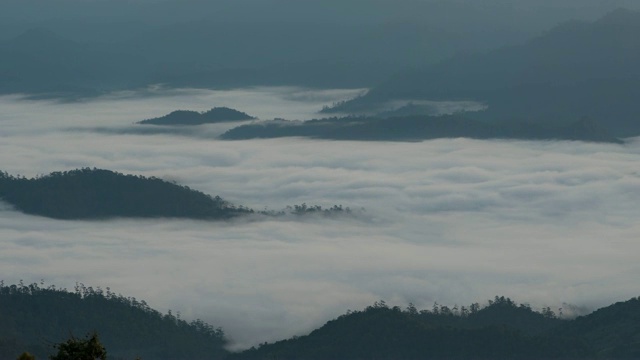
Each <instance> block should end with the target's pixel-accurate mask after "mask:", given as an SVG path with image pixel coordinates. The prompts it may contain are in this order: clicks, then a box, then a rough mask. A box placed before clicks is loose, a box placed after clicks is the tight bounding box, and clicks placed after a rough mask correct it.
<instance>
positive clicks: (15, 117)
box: [0, 89, 640, 347]
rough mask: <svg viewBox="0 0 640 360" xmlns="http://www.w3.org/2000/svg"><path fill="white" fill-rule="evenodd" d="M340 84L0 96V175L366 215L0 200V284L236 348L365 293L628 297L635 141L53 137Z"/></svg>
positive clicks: (281, 102)
mask: <svg viewBox="0 0 640 360" xmlns="http://www.w3.org/2000/svg"><path fill="white" fill-rule="evenodd" d="M274 94H275V95H274ZM345 94H346V93H344V92H337V93H335V98H334V95H330V96H329V95H327V93H321V94H314V93H312V92H309V91H305V92H301V93H298V92H297V91H296V90H295V89H287V90H286V91H284V90H283V89H277V90H276V91H275V92H269V91H268V89H253V90H246V91H236V92H231V93H213V92H203V91H197V92H196V91H185V92H184V93H178V94H173V96H164V97H146V98H136V99H135V100H132V99H127V98H118V97H115V96H114V97H111V98H103V99H99V100H97V101H91V102H88V103H72V104H57V103H53V102H46V101H24V100H19V99H18V98H16V97H3V98H0V126H1V127H0V164H2V165H1V167H0V168H1V169H2V170H5V171H8V172H9V173H12V174H22V175H27V176H34V175H37V174H38V173H48V172H50V171H56V170H65V169H73V168H78V167H87V166H88V167H99V168H106V169H112V170H116V171H119V172H124V173H134V174H143V175H147V176H157V177H162V178H166V179H170V180H176V181H178V182H179V183H182V184H184V185H188V186H190V187H192V188H195V189H198V190H201V191H204V192H206V193H209V194H213V195H220V196H222V197H223V198H225V199H227V200H229V201H231V202H234V203H236V204H243V205H247V206H250V207H254V208H257V209H261V208H263V207H265V206H269V207H270V208H275V209H277V208H281V207H284V206H285V205H289V204H300V203H303V202H306V203H307V204H320V205H323V206H331V205H334V204H342V205H345V206H350V207H354V208H360V207H364V208H366V211H367V215H366V217H364V218H361V219H356V220H331V219H313V220H312V219H306V220H302V221H294V220H291V219H287V220H269V221H237V222H232V223H219V222H199V221H184V220H163V221H149V220H114V221H100V222H86V221H85V222H76V221H56V220H49V219H45V218H40V217H33V216H27V215H23V214H20V213H17V212H13V211H11V210H9V209H7V208H6V207H5V208H3V209H2V210H0V273H1V274H2V278H4V279H5V281H9V282H11V281H18V280H19V279H24V280H25V281H27V282H30V281H39V280H40V279H44V280H45V281H46V282H47V283H49V284H51V283H53V284H57V285H63V286H67V287H72V286H73V284H74V283H75V282H76V281H79V282H83V283H85V284H87V285H92V286H102V287H106V286H110V287H111V288H112V290H114V291H117V292H121V293H122V294H125V295H130V296H135V297H137V298H141V299H145V300H146V301H147V302H148V303H149V304H150V305H151V306H153V307H156V308H158V309H160V310H166V309H169V308H170V309H173V310H174V311H180V312H181V313H182V316H183V317H185V318H189V319H191V318H196V317H199V318H202V319H204V320H206V321H208V322H211V323H212V324H214V325H216V326H218V325H219V326H222V327H223V328H224V329H225V331H226V332H227V334H228V335H229V337H230V338H231V339H232V340H233V341H234V342H235V343H234V344H235V346H236V347H243V346H248V345H253V344H256V343H258V342H262V341H271V340H276V339H280V338H283V337H288V336H291V335H294V334H301V333H304V332H306V331H309V330H311V329H312V328H315V327H317V326H319V325H321V324H322V323H323V322H325V321H326V320H329V319H330V318H332V317H335V316H337V315H339V314H342V313H344V312H345V311H346V310H347V309H360V308H363V307H365V306H367V305H370V304H372V303H373V302H374V301H376V300H379V299H385V300H387V302H390V303H394V304H398V305H402V306H403V305H406V304H407V303H408V302H413V303H415V304H416V305H417V306H418V307H425V308H428V307H430V306H431V304H432V303H433V302H434V301H437V302H438V303H444V304H453V303H458V304H468V303H471V302H476V301H478V302H482V301H484V300H485V299H488V298H492V297H493V296H494V295H505V296H510V297H512V298H514V299H515V300H516V301H522V302H529V303H531V304H532V305H534V306H537V307H542V306H547V305H549V306H560V304H562V303H563V302H567V303H570V304H574V305H576V306H586V307H588V308H594V307H597V306H601V305H607V304H609V303H611V302H614V301H618V300H625V299H627V298H629V297H631V296H637V295H638V294H637V286H638V280H637V274H638V273H640V265H638V261H637V254H638V252H639V251H640V243H638V241H637V239H638V235H640V224H638V222H637V219H638V218H640V206H638V204H639V203H640V171H639V170H638V168H637V159H638V158H639V157H638V156H639V155H640V141H638V140H634V139H630V141H629V142H628V143H627V144H625V145H622V146H620V145H610V144H588V143H581V142H521V141H476V140H467V139H454V140H436V141H428V142H415V143H391V142H333V141H317V140H306V139H294V138H290V139H278V140H258V141H237V142H227V141H218V140H214V139H206V138H204V137H194V138H191V137H185V136H171V135H167V134H164V135H162V134H161V135H131V134H130V135H118V134H104V133H94V132H77V131H66V130H65V129H68V128H76V127H85V126H86V127H96V126H100V127H105V128H119V127H127V126H129V124H131V123H132V122H134V121H138V120H141V119H144V118H148V117H152V116H157V115H162V114H164V113H166V112H168V111H171V110H174V109H178V108H187V109H194V110H206V109H208V108H211V107H213V106H231V107H237V108H238V109H239V110H242V111H246V112H248V113H250V114H254V115H257V116H260V117H262V118H272V117H279V116H281V117H286V118H303V117H308V116H306V115H305V114H311V113H312V111H313V110H316V109H319V108H320V106H321V105H322V104H323V103H326V102H331V101H333V100H335V99H339V98H340V97H341V96H345ZM260 99H263V102H260ZM301 100H304V101H301ZM252 101H254V102H253V103H252ZM289 105H290V106H289ZM279 106H281V107H279ZM277 110H279V111H281V112H277Z"/></svg>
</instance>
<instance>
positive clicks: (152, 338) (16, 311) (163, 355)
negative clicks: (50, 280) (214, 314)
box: [0, 283, 227, 360]
mask: <svg viewBox="0 0 640 360" xmlns="http://www.w3.org/2000/svg"><path fill="white" fill-rule="evenodd" d="M0 319H2V321H0V358H1V359H15V358H17V357H18V355H19V354H21V353H23V352H25V351H28V352H30V353H32V354H34V355H36V356H37V358H39V359H46V358H47V356H48V355H50V354H52V353H54V348H53V346H52V345H53V344H55V343H59V342H61V341H63V340H65V339H67V338H68V337H69V336H74V337H83V336H85V335H86V334H88V333H90V332H94V331H95V332H97V333H98V334H99V335H100V339H101V341H102V342H103V344H104V345H105V347H106V348H107V352H108V358H109V359H127V360H130V359H134V358H136V357H140V358H142V359H167V360H169V359H171V360H173V359H203V360H204V359H210V360H216V359H223V358H224V357H226V355H227V352H226V350H224V348H223V346H224V345H225V344H226V339H225V337H224V333H223V331H222V329H220V328H214V327H213V326H211V325H209V324H207V323H205V322H203V321H201V320H195V321H192V322H187V321H185V320H181V319H180V316H179V314H178V316H175V315H173V314H171V312H169V313H168V314H161V313H160V312H158V311H156V310H154V309H151V308H150V307H149V306H148V305H147V303H146V302H145V301H143V300H137V299H135V298H131V297H124V296H122V295H119V294H114V293H113V292H111V291H110V289H109V288H107V289H101V288H95V289H94V288H92V287H86V286H84V285H83V284H77V285H76V287H75V289H74V291H73V292H70V291H67V290H66V289H57V288H55V287H54V286H50V287H46V288H45V287H41V286H40V285H38V284H30V285H24V284H19V285H7V286H5V285H4V283H0ZM169 340H170V341H169Z"/></svg>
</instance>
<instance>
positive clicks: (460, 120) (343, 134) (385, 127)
mask: <svg viewBox="0 0 640 360" xmlns="http://www.w3.org/2000/svg"><path fill="white" fill-rule="evenodd" d="M291 136H303V137H311V138H320V139H331V140H368V141H419V140H430V139H439V138H458V137H466V138H472V139H520V140H580V141H592V142H609V143H622V141H621V140H620V139H618V138H616V137H614V136H612V135H610V133H609V132H608V131H607V130H606V129H604V127H602V126H600V125H599V124H598V123H597V122H595V121H594V120H590V119H587V118H585V119H582V120H580V121H577V122H574V123H571V124H568V125H566V126H565V125H560V126H558V125H549V124H537V123H532V122H519V123H515V122H505V123H489V122H485V121H479V120H475V119H472V118H469V117H465V116H461V115H443V116H420V115H414V116H404V117H390V118H377V117H346V118H327V119H321V120H310V121H305V122H293V121H278V120H274V121H265V122H261V123H254V124H246V125H241V126H238V127H236V128H233V129H231V130H228V131H227V132H225V133H224V134H222V136H221V137H222V139H227V140H246V139H255V138H277V137H291Z"/></svg>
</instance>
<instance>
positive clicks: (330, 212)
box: [259, 203, 364, 217]
mask: <svg viewBox="0 0 640 360" xmlns="http://www.w3.org/2000/svg"><path fill="white" fill-rule="evenodd" d="M362 212H364V208H362V209H360V210H359V211H357V212H356V211H352V210H351V209H350V208H348V207H342V205H333V206H332V207H329V208H323V207H322V206H320V205H307V204H305V203H303V204H301V205H293V206H287V207H286V208H285V209H283V210H279V211H275V210H263V211H260V212H259V213H260V214H262V215H267V216H285V215H296V216H309V215H320V216H324V217H338V216H352V215H357V214H358V213H362Z"/></svg>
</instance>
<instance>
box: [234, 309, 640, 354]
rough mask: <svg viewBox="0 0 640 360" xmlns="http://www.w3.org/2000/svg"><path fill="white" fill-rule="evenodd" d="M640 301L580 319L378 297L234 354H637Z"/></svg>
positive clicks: (521, 310) (545, 313)
mask: <svg viewBox="0 0 640 360" xmlns="http://www.w3.org/2000/svg"><path fill="white" fill-rule="evenodd" d="M639 313H640V300H638V299H632V300H630V301H628V302H625V303H618V304H614V305H612V306H609V307H607V308H604V309H601V310H598V311H596V312H594V313H593V314H591V315H588V316H584V317H579V318H577V319H575V320H568V319H561V318H558V317H557V315H556V313H555V312H554V311H552V310H551V309H550V308H544V309H542V310H541V311H540V312H537V311H534V310H532V309H531V308H530V307H529V306H528V305H518V304H516V303H515V302H513V301H512V300H510V299H509V298H505V297H496V298H495V299H494V300H491V301H489V305H488V306H485V307H481V306H480V305H478V304H472V305H471V306H468V307H465V306H462V307H458V306H454V307H453V308H450V307H447V306H439V305H437V304H436V305H434V307H433V309H431V310H421V311H418V310H417V309H416V308H415V307H413V306H412V305H410V306H409V307H408V308H407V309H404V310H402V309H401V308H399V307H389V306H387V305H386V304H385V303H384V302H378V303H376V304H375V305H374V306H370V307H368V308H366V309H365V310H363V311H355V312H349V313H347V314H346V315H342V316H340V317H339V318H337V319H335V320H332V321H329V322H328V323H326V324H325V325H324V326H323V327H321V328H319V329H317V330H314V331H313V332H311V333H310V334H309V335H306V336H300V337H294V338H291V339H289V340H283V341H278V342H275V343H273V344H267V343H265V344H262V345H261V346H260V347H258V348H252V349H250V350H247V351H245V352H243V353H239V354H233V355H232V356H231V358H232V359H236V360H239V359H252V360H254V359H255V360H257V359H284V360H286V359H318V360H320V359H635V358H638V355H639V354H640V351H639V350H640V343H639V342H638V338H639V336H640V325H639V324H640V322H639V321H638V314H639Z"/></svg>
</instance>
